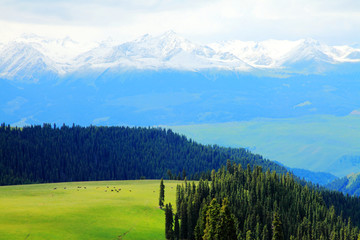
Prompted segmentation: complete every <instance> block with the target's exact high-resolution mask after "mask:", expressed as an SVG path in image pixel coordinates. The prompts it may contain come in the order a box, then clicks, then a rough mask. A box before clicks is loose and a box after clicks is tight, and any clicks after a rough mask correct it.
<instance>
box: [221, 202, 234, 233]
mask: <svg viewBox="0 0 360 240" xmlns="http://www.w3.org/2000/svg"><path fill="white" fill-rule="evenodd" d="M228 204H229V201H228V200H227V198H224V200H223V202H222V207H221V209H220V222H219V224H218V233H219V239H223V240H232V239H236V238H237V237H236V228H235V220H234V217H233V216H232V215H231V212H230V209H229V206H228Z"/></svg>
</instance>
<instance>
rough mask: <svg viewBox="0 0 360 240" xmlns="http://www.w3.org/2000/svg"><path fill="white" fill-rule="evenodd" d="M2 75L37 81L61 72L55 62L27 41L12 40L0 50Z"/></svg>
mask: <svg viewBox="0 0 360 240" xmlns="http://www.w3.org/2000/svg"><path fill="white" fill-rule="evenodd" d="M0 56H1V57H0V77H1V78H7V79H17V80H18V81H25V82H37V81H39V80H40V78H41V77H42V76H45V75H49V74H50V75H52V76H53V75H56V74H58V73H59V70H58V69H57V66H56V64H55V62H53V61H52V60H51V59H50V58H48V57H47V56H45V55H44V54H42V53H41V52H40V51H38V50H36V49H35V48H33V47H32V46H31V45H29V44H27V43H20V42H11V43H9V44H8V45H6V46H5V47H3V48H2V49H1V52H0Z"/></svg>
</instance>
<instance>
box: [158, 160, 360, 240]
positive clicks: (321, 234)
mask: <svg viewBox="0 0 360 240" xmlns="http://www.w3.org/2000/svg"><path fill="white" fill-rule="evenodd" d="M359 209H360V200H359V198H357V197H350V196H344V195H343V194H342V193H339V192H335V191H328V190H325V189H318V188H316V187H314V186H312V185H305V186H304V185H303V184H301V183H300V182H299V181H298V180H297V179H295V178H294V177H293V176H292V175H290V174H289V173H286V174H277V173H276V172H275V171H273V172H270V171H269V170H268V171H266V172H263V170H262V168H261V167H255V168H253V170H252V169H251V168H250V166H249V165H248V166H247V168H245V169H243V168H242V166H241V165H240V164H235V163H234V164H231V163H230V162H228V163H227V165H226V168H225V167H222V168H221V169H220V170H219V171H218V172H215V171H212V173H211V181H208V180H205V181H203V180H200V181H199V183H198V184H196V185H195V184H194V183H190V182H188V181H185V183H184V184H182V185H181V186H180V185H178V187H177V191H176V213H175V211H174V209H173V207H172V206H171V204H166V205H165V220H166V224H165V227H166V229H165V234H166V237H167V238H168V239H196V240H200V239H201V240H202V239H213V240H217V239H218V240H220V239H221V240H226V239H246V240H255V239H256V240H258V239H262V240H271V239H273V240H274V239H275V240H277V239H304V240H310V239H324V240H325V239H331V240H356V239H359V238H360V235H359V229H358V226H359V225H360V211H359ZM358 237H359V238H358Z"/></svg>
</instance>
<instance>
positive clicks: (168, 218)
mask: <svg viewBox="0 0 360 240" xmlns="http://www.w3.org/2000/svg"><path fill="white" fill-rule="evenodd" d="M173 223H174V218H173V211H172V206H171V203H169V204H166V205H165V237H166V239H174V231H173Z"/></svg>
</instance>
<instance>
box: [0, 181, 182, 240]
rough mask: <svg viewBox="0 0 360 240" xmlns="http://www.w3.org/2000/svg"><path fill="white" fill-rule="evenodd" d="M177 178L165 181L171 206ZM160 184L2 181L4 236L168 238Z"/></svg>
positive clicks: (1, 232)
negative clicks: (17, 183) (160, 203)
mask: <svg viewBox="0 0 360 240" xmlns="http://www.w3.org/2000/svg"><path fill="white" fill-rule="evenodd" d="M178 183H181V182H180V181H165V202H166V203H168V202H171V203H172V205H173V206H174V205H175V190H176V185H177V184H178ZM159 185H160V181H159V180H138V181H103V182H71V183H52V184H34V185H21V186H2V187H0V239H6V240H10V239H11V240H17V239H21V240H24V239H26V240H30V239H54V240H55V239H59V240H60V239H61V240H64V239H71V240H75V239H84V240H85V239H86V240H89V239H110V240H112V239H114V240H115V239H139V240H140V239H164V238H165V234H164V227H165V217H164V212H163V211H162V210H161V209H159V207H158V199H159ZM85 187H86V188H85ZM55 188H56V189H55ZM115 189H117V191H116V190H115ZM119 189H121V190H119ZM111 190H113V191H111Z"/></svg>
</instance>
